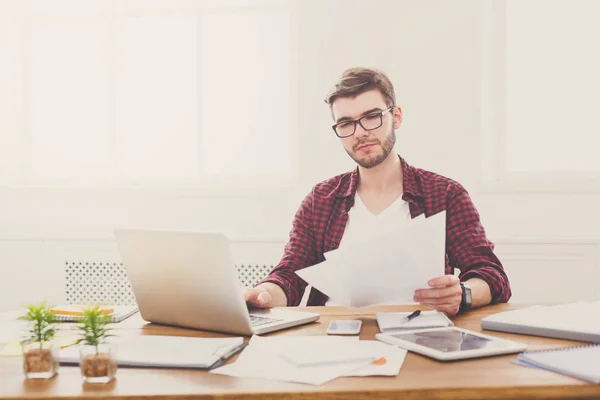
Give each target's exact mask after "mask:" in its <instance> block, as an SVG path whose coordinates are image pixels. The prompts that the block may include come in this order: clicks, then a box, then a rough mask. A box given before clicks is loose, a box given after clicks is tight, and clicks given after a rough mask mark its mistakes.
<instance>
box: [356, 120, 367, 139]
mask: <svg viewBox="0 0 600 400" xmlns="http://www.w3.org/2000/svg"><path fill="white" fill-rule="evenodd" d="M354 135H355V136H356V137H362V136H369V131H368V130H366V129H365V128H363V127H362V125H361V124H359V123H357V124H356V132H354Z"/></svg>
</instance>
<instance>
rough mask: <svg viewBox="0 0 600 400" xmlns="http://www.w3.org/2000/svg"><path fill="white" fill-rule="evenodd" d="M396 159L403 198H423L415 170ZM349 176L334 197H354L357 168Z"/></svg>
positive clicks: (356, 185) (343, 180) (356, 184)
mask: <svg viewBox="0 0 600 400" xmlns="http://www.w3.org/2000/svg"><path fill="white" fill-rule="evenodd" d="M398 158H400V164H401V165H402V190H403V192H404V195H403V197H404V196H406V195H408V196H411V197H423V192H422V191H421V188H420V186H419V184H418V182H417V176H416V172H415V168H414V167H413V166H412V165H409V164H408V163H407V162H406V161H405V160H404V159H403V158H402V157H400V156H398ZM349 176H350V179H342V180H341V182H340V184H339V185H338V187H337V188H336V191H335V195H336V196H337V197H350V196H352V197H354V196H355V195H356V189H357V188H358V180H359V173H358V167H356V168H355V169H354V171H352V172H351V173H350V175H349Z"/></svg>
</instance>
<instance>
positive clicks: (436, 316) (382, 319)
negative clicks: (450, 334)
mask: <svg viewBox="0 0 600 400" xmlns="http://www.w3.org/2000/svg"><path fill="white" fill-rule="evenodd" d="M410 314H411V312H378V313H377V325H379V331H380V332H382V333H383V332H393V331H403V330H410V329H427V328H438V327H445V326H454V324H453V323H452V321H450V319H449V318H448V317H447V316H446V314H444V313H441V312H438V311H422V312H421V314H419V316H417V317H415V318H413V319H411V320H410V321H407V322H402V321H403V319H404V318H406V317H407V316H409V315H410Z"/></svg>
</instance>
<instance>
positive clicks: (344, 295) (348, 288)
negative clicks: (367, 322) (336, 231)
mask: <svg viewBox="0 0 600 400" xmlns="http://www.w3.org/2000/svg"><path fill="white" fill-rule="evenodd" d="M445 242H446V212H445V211H442V212H440V213H438V214H436V215H433V216H430V217H429V218H419V217H417V218H414V219H412V220H410V221H407V223H406V224H404V225H402V226H400V227H398V228H396V229H392V230H389V231H386V232H383V233H382V234H380V235H377V236H376V237H372V238H369V239H368V240H366V241H363V242H355V243H352V244H344V246H343V247H342V248H340V249H339V250H337V251H335V252H328V253H326V254H325V257H326V260H325V261H324V262H322V263H320V264H317V265H315V266H312V267H308V268H304V269H301V270H298V271H296V274H298V276H300V277H301V278H302V279H304V280H305V281H307V282H308V283H309V284H310V285H312V286H313V287H315V288H317V289H318V290H320V291H321V292H323V293H325V294H326V295H328V296H329V297H330V298H331V299H334V300H335V301H336V302H337V303H340V304H342V305H347V306H352V307H365V306H370V305H375V304H382V303H396V304H412V303H414V301H413V295H414V291H415V290H416V289H420V288H426V287H427V282H428V281H429V280H430V279H431V278H434V277H437V276H441V275H444V273H445V272H444V267H445Z"/></svg>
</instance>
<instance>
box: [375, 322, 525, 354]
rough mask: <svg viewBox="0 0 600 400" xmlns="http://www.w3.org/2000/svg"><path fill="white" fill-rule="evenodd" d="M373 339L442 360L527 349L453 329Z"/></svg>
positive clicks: (516, 344) (516, 351)
mask: <svg viewBox="0 0 600 400" xmlns="http://www.w3.org/2000/svg"><path fill="white" fill-rule="evenodd" d="M375 337H376V338H377V340H380V341H382V342H385V343H389V344H392V345H395V346H398V347H401V348H403V349H407V350H411V351H414V352H415V353H419V354H423V355H424V356H428V357H431V358H435V359H436V360H441V361H448V360H462V359H465V358H477V357H487V356H495V355H499V354H510V353H518V352H521V351H524V350H525V349H527V345H525V344H522V343H518V342H513V341H511V340H506V339H500V338H497V337H494V336H488V335H484V334H482V333H479V332H473V331H469V330H466V329H462V328H457V327H455V326H452V327H445V328H430V329H418V330H412V331H405V332H395V333H391V332H390V333H378V334H377V335H376V336H375Z"/></svg>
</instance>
